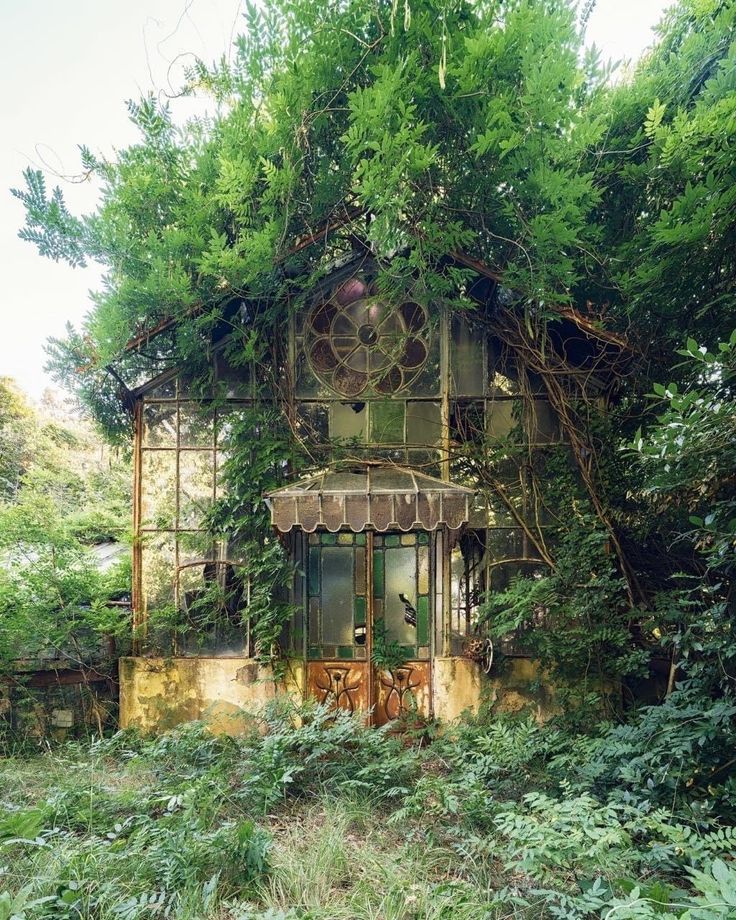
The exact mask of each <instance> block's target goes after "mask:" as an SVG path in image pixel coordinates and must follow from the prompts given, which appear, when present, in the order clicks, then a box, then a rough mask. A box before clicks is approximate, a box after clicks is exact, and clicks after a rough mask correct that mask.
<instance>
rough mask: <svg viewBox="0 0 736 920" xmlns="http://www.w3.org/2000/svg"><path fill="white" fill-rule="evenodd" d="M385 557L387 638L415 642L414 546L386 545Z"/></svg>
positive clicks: (415, 585) (394, 640)
mask: <svg viewBox="0 0 736 920" xmlns="http://www.w3.org/2000/svg"><path fill="white" fill-rule="evenodd" d="M384 557H385V570H384V579H385V595H384V606H383V611H384V612H383V615H384V621H385V623H386V638H387V639H388V640H389V642H398V643H399V645H411V646H414V645H416V642H417V627H416V607H417V576H416V547H414V546H397V547H387V548H386V549H385V550H384ZM402 595H403V597H402ZM412 608H413V610H414V612H413V613H412Z"/></svg>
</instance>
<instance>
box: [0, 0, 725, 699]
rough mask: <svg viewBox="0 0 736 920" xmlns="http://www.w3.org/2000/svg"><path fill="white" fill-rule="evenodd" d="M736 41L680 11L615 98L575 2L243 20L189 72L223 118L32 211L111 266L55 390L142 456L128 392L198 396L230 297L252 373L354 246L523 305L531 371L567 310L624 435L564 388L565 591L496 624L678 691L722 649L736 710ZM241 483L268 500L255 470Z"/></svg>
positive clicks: (710, 17) (55, 254) (327, 10)
mask: <svg viewBox="0 0 736 920" xmlns="http://www.w3.org/2000/svg"><path fill="white" fill-rule="evenodd" d="M735 29H736V4H734V2H733V0H681V2H679V3H676V4H675V5H674V6H673V7H672V8H671V9H670V11H669V12H668V13H667V14H666V16H665V18H664V20H663V21H662V23H661V25H660V26H659V29H658V38H657V42H656V43H655V45H654V46H653V47H652V49H651V50H650V51H648V52H647V53H646V54H645V55H644V57H643V58H642V59H641V61H640V62H639V63H638V64H637V65H636V67H635V69H634V70H633V71H632V72H631V73H628V74H625V75H624V76H621V77H620V78H619V79H617V80H611V79H610V77H611V74H610V70H609V69H608V68H607V67H605V66H602V65H601V62H600V60H599V57H598V55H597V54H596V52H595V51H593V50H588V51H584V50H583V45H582V39H581V27H580V23H579V22H578V20H577V17H576V10H575V7H574V4H572V3H571V2H569V0H536V2H532V0H504V2H501V0H497V2H481V3H470V2H464V0H453V2H446V0H403V2H401V3H400V2H398V0H393V2H390V0H345V2H341V3H339V4H320V3H313V2H311V0H279V2H275V3H271V4H268V7H267V8H260V7H258V8H256V7H255V6H253V5H248V7H247V12H246V14H245V21H244V28H243V33H242V35H241V36H240V37H239V38H238V39H237V42H236V46H235V54H234V55H233V58H232V60H231V61H230V62H228V60H226V59H225V58H224V57H223V59H222V61H221V62H219V63H218V64H216V65H214V66H211V67H208V66H206V65H205V64H204V63H198V64H196V65H195V66H194V67H192V68H191V71H190V72H189V74H188V79H187V82H186V85H185V86H184V87H183V90H182V91H183V92H197V93H204V94H209V96H210V97H211V100H212V107H213V111H214V113H215V114H213V115H212V117H210V118H207V119H197V120H193V121H190V122H189V123H187V124H185V125H183V126H182V125H179V124H177V122H176V121H175V119H174V117H173V115H172V109H171V106H170V104H169V103H161V102H159V101H158V100H157V99H155V98H154V97H153V96H148V97H146V98H144V99H142V100H140V101H139V102H135V103H129V111H130V117H131V119H132V120H133V122H134V123H135V125H136V126H137V127H138V129H139V131H140V140H139V142H138V143H137V144H134V145H133V146H131V147H129V148H127V149H125V150H122V151H120V152H119V153H118V155H117V156H116V158H115V159H105V158H101V157H99V156H97V155H96V154H94V153H93V152H92V150H91V149H90V148H89V147H82V148H81V152H82V166H83V169H84V170H85V172H86V173H87V174H88V176H89V179H90V181H96V182H98V183H99V187H100V197H99V206H98V208H97V209H96V211H94V212H93V213H91V214H88V215H83V216H80V217H77V216H74V215H72V214H71V213H69V211H68V209H67V207H66V205H65V203H64V198H63V193H62V191H61V190H59V189H54V190H53V191H52V192H51V193H49V192H48V190H47V188H46V185H45V180H44V177H43V176H42V174H41V173H39V172H35V171H32V170H29V171H28V172H27V173H26V188H25V189H24V190H16V191H15V194H16V195H17V196H18V197H19V198H20V199H21V200H22V201H23V203H24V204H25V206H26V214H27V219H26V225H25V227H24V228H23V229H22V230H21V235H22V236H23V237H24V238H26V239H28V240H29V241H30V242H33V243H35V244H36V245H37V246H38V248H39V251H40V252H41V253H42V254H44V255H46V256H49V257H51V258H53V259H57V260H66V261H67V262H69V263H70V264H72V265H77V266H82V265H84V264H86V263H87V262H88V261H90V260H94V261H97V262H99V263H100V264H101V265H102V266H104V269H105V277H104V283H103V287H102V290H100V291H99V292H97V293H96V294H95V296H94V302H93V306H92V309H91V311H90V313H89V316H88V318H87V320H86V322H85V326H84V328H83V329H82V330H81V331H79V332H75V331H73V330H70V331H69V335H68V337H67V338H66V339H64V340H62V341H57V342H54V343H52V345H51V347H50V363H51V366H52V368H53V369H54V370H55V371H56V373H57V375H58V377H59V378H60V379H61V380H63V381H64V382H65V383H66V384H67V385H68V386H69V387H70V388H71V389H72V390H74V391H76V392H77V394H78V395H79V397H80V398H81V400H82V401H83V402H84V403H85V404H86V405H87V406H88V407H89V408H90V409H91V410H92V412H93V413H94V414H95V416H96V417H97V419H98V421H100V423H101V424H102V425H103V427H104V428H105V430H106V431H107V433H108V435H109V436H110V437H111V438H118V439H120V438H125V437H127V434H128V420H127V416H126V413H125V408H124V407H125V399H124V398H123V399H121V393H122V395H123V397H124V395H125V386H133V385H134V384H136V383H138V382H140V381H141V380H142V379H143V378H144V377H146V376H149V377H150V376H153V373H154V372H155V371H156V370H158V369H160V368H161V367H163V366H164V365H166V364H170V363H176V362H183V363H186V364H187V366H188V367H189V368H190V369H191V370H192V371H193V372H196V371H197V370H199V371H201V372H202V373H206V368H207V365H206V357H207V342H208V334H209V333H210V332H211V331H212V330H213V329H214V328H215V326H216V325H217V324H218V323H221V322H222V321H223V318H224V319H226V320H227V307H228V304H229V303H230V301H231V300H232V298H233V297H239V298H246V299H248V301H249V303H251V304H253V305H255V306H256V309H255V311H254V312H253V314H252V317H251V321H250V323H249V324H247V325H246V326H244V327H243V326H240V327H238V330H237V344H236V346H235V349H236V350H237V351H238V353H239V356H240V357H239V360H241V361H243V362H245V361H246V360H258V358H259V357H262V356H263V355H264V354H265V353H266V352H267V350H268V348H269V347H270V343H271V340H272V338H273V330H274V328H278V327H279V326H280V327H281V328H283V323H284V321H285V313H284V312H283V310H284V308H283V303H284V298H283V297H282V295H284V294H285V293H288V294H289V295H290V297H291V298H292V299H293V298H294V297H295V296H296V297H298V295H299V291H300V290H302V289H304V287H305V286H306V285H308V284H309V283H311V282H313V281H314V280H315V279H316V278H317V277H319V275H320V273H321V272H322V271H324V269H325V266H326V265H327V264H328V263H329V262H330V260H332V259H334V258H335V256H336V255H339V254H340V253H341V252H344V251H345V250H347V249H350V247H351V246H352V245H354V243H355V241H356V240H357V241H359V242H360V245H361V246H364V247H368V248H370V250H371V251H372V252H373V254H374V255H375V257H376V259H377V260H378V263H379V266H380V267H381V269H382V272H381V275H380V284H381V285H382V286H383V288H384V289H385V290H386V291H387V292H388V293H390V294H391V295H392V296H398V295H399V293H401V292H405V291H407V290H409V289H410V290H411V295H412V297H414V298H416V299H418V300H421V301H423V302H426V303H439V302H442V303H444V304H445V305H447V306H450V307H452V306H463V305H465V306H467V305H468V302H467V299H466V297H465V295H464V288H463V284H464V280H465V275H464V274H463V271H462V270H460V269H459V268H457V266H456V265H455V266H449V267H448V264H447V260H446V258H445V257H446V256H447V254H448V253H453V252H458V251H462V252H463V253H466V254H468V255H469V256H470V257H472V259H475V260H478V261H480V262H482V263H484V265H485V266H487V268H488V270H489V271H491V272H493V273H495V274H497V275H498V276H499V277H500V278H502V279H503V283H504V286H505V288H507V289H508V290H510V291H513V292H514V296H513V298H511V299H510V301H509V303H508V304H506V305H505V306H503V314H504V317H505V321H507V325H508V327H509V328H512V327H513V329H514V330H515V332H514V334H515V335H517V337H520V339H519V341H522V342H523V343H524V344H525V347H528V348H529V349H531V352H533V354H534V355H535V356H536V360H537V361H538V364H539V368H540V370H542V371H543V370H544V366H545V341H546V337H547V334H548V331H549V329H550V328H551V324H554V323H556V322H557V321H558V320H559V318H560V312H561V311H563V310H565V309H568V308H574V309H575V311H576V312H577V314H578V315H579V316H582V317H583V318H584V319H585V321H586V322H588V323H590V324H592V328H599V329H602V330H607V331H609V332H613V333H616V334H618V335H620V336H623V337H625V339H626V341H627V343H628V348H629V353H630V360H629V363H628V364H627V366H626V368H625V370H623V371H620V378H621V379H620V381H619V388H618V392H617V396H616V400H615V403H614V404H613V405H611V406H609V411H608V412H607V413H606V414H605V415H601V414H599V413H597V412H596V411H593V408H594V407H593V405H592V401H591V400H590V399H589V394H587V393H586V392H584V391H566V392H562V391H561V390H559V387H557V389H555V387H556V386H557V385H556V383H555V382H554V380H552V379H550V380H549V381H547V384H548V389H549V391H550V398H551V399H553V402H554V401H555V400H556V403H555V404H556V408H557V409H558V411H561V412H562V413H563V415H564V416H565V418H566V420H567V421H566V424H567V426H568V428H569V431H568V434H569V435H570V440H571V442H572V445H573V448H574V450H575V453H576V459H577V461H578V466H579V468H580V471H581V472H582V474H583V485H584V487H585V488H584V489H583V491H582V492H580V491H579V488H580V487H579V485H576V484H574V483H572V482H571V481H569V477H567V478H566V476H565V474H564V469H565V468H564V466H558V467H557V468H555V467H554V466H553V467H550V468H548V469H547V471H546V472H545V473H544V475H543V476H542V479H543V480H544V483H545V488H547V489H548V491H549V499H550V501H551V502H553V503H556V504H557V506H558V507H570V508H572V509H576V510H575V512H574V513H571V518H570V519H569V520H568V521H565V522H560V524H559V531H560V533H559V536H560V539H561V544H560V549H559V551H558V554H557V558H556V559H555V560H552V561H553V562H554V566H553V572H552V575H551V578H552V581H545V582H544V583H543V584H541V585H532V586H531V587H530V586H529V585H528V584H526V585H520V586H516V587H515V588H513V589H512V591H511V593H510V595H509V596H507V597H505V598H504V599H503V605H502V606H503V612H504V613H503V617H506V622H507V624H508V623H509V622H512V621H513V619H514V611H518V610H521V611H522V612H524V611H525V612H526V613H528V611H529V609H530V607H533V605H534V604H535V603H538V602H539V598H538V597H537V595H536V593H535V592H540V591H541V592H543V594H544V598H545V603H549V604H551V605H552V606H553V607H555V606H556V608H557V610H558V614H559V618H558V623H560V622H565V623H566V624H567V628H568V635H569V636H570V646H569V648H568V650H567V652H570V654H571V657H570V660H569V663H570V665H571V667H572V666H573V664H574V666H575V667H578V666H579V665H580V662H581V660H582V661H585V660H586V657H587V658H589V657H590V649H591V643H592V642H593V641H595V642H596V643H597V644H598V645H597V648H598V651H599V652H601V650H602V651H603V654H604V657H606V658H607V660H608V661H609V662H610V661H618V662H619V665H618V670H619V671H620V672H632V671H636V670H637V669H640V667H641V658H642V653H641V648H640V645H639V638H638V637H640V636H641V634H642V633H646V635H647V636H649V637H650V639H651V638H654V639H656V641H657V642H661V643H662V644H664V645H667V646H668V647H669V649H670V652H671V654H672V659H673V665H674V664H675V663H678V662H680V659H681V653H684V652H683V649H684V645H683V643H684V637H685V636H686V635H690V636H691V651H692V654H693V655H700V656H702V655H703V654H704V652H705V649H706V647H708V648H711V643H712V642H716V644H721V643H725V645H726V646H727V647H728V653H727V655H726V657H725V658H724V650H723V648H722V647H720V645H719V648H720V650H719V651H718V652H717V653H716V652H715V651H714V649H712V648H711V650H712V651H714V654H717V656H720V658H719V660H720V664H719V665H718V667H719V668H720V671H719V672H718V673H717V669H716V671H711V672H710V673H711V677H712V679H713V680H715V681H716V683H718V684H719V685H724V686H730V682H731V681H732V680H733V676H732V674H733V672H732V666H731V664H730V663H728V664H727V663H726V658H728V660H729V661H731V655H732V654H734V653H736V645H735V644H733V643H732V641H731V639H732V637H731V630H732V627H731V626H730V625H729V623H730V620H729V616H730V614H729V613H728V611H729V609H730V608H729V605H731V604H732V603H733V595H732V588H731V586H730V585H731V578H732V575H733V564H734V539H733V534H734V530H735V529H736V525H735V524H734V519H735V518H736V511H735V504H734V490H733V485H734V483H733V476H732V473H731V472H728V464H729V462H730V458H731V456H732V447H731V445H732V443H733V425H734V417H733V413H732V412H731V410H730V408H729V400H730V398H731V396H732V384H733V376H732V372H733V361H734V345H733V338H730V339H729V337H730V334H731V330H732V329H733V328H734V326H736V296H735V292H734V270H735V265H734V255H733V253H734V228H735V219H734V215H736V208H734V197H735V196H736V192H735V191H734V189H735V188H736V182H734V178H735V177H736V176H735V174H736V159H735V156H736V155H735V153H734V146H733V143H732V138H733V136H734V129H735V128H736V92H735V90H736V83H735V81H736V67H734V63H735V55H736V43H735V42H734V36H735ZM161 329H165V330H166V334H165V335H160V336H158V337H157V338H151V339H150V341H147V339H146V336H150V335H151V334H153V333H154V332H157V331H159V330H161ZM131 339H137V340H138V341H139V342H147V344H146V347H145V348H137V349H132V350H131V349H129V348H126V345H127V343H128V342H129V341H130V340H131ZM678 350H679V351H678ZM683 352H684V354H683ZM555 394H556V395H555ZM492 459H493V458H491V460H492ZM234 465H235V467H236V468H237V461H234ZM233 478H234V480H235V481H238V479H239V481H240V483H241V489H245V490H246V491H247V489H248V485H247V483H246V482H245V480H246V479H247V478H248V477H247V476H244V475H243V472H242V469H241V470H240V473H238V472H237V469H236V471H235V473H234V474H233ZM258 485H259V486H261V485H262V483H261V482H260V481H259V483H258ZM251 486H252V483H251ZM252 487H253V488H255V487H254V486H252ZM257 497H258V496H256V495H255V492H253V494H250V493H249V500H254V499H256V498H257ZM240 501H241V507H242V501H243V495H242V494H241V495H240ZM560 503H562V504H560ZM225 518H227V515H225ZM230 519H231V521H232V516H231V518H230ZM261 523H262V522H261ZM611 545H613V547H614V553H613V555H611V554H610V553H609V550H610V547H611ZM581 565H582V566H583V567H584V570H585V571H589V572H591V578H590V581H589V582H588V583H586V584H585V585H584V586H583V587H581V585H580V583H579V577H578V573H579V571H580V570H581ZM494 603H495V602H494ZM266 606H267V603H266ZM497 614H498V611H497ZM520 615H521V614H520ZM503 617H501V619H502V620H503ZM581 624H582V626H581ZM591 624H594V628H592V629H591ZM695 634H697V635H695ZM555 635H556V638H555V650H554V651H552V650H550V649H549V648H548V649H547V650H548V652H549V654H550V655H553V657H554V656H556V657H557V658H558V659H559V658H560V656H561V655H563V653H562V652H561V651H560V643H559V635H558V634H555ZM591 636H595V639H594V640H593V639H592V638H591ZM538 651H539V652H540V654H542V653H544V651H545V636H544V634H541V633H540V648H539V649H538ZM567 652H566V653H565V654H567ZM573 652H574V654H573ZM688 654H689V653H688ZM563 657H564V655H563ZM710 660H711V661H714V660H715V659H710ZM672 673H673V674H674V673H675V672H674V671H673V672H672ZM724 675H725V676H724Z"/></svg>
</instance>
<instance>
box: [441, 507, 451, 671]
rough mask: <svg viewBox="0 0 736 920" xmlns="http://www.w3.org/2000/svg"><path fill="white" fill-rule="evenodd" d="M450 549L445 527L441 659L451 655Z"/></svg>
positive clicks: (443, 539) (443, 541)
mask: <svg viewBox="0 0 736 920" xmlns="http://www.w3.org/2000/svg"><path fill="white" fill-rule="evenodd" d="M451 553H452V549H451V547H450V532H449V529H448V527H447V526H446V525H443V527H442V657H443V658H449V657H450V656H451V654H452V613H451V604H450V599H451V597H452V572H451V570H450V560H451Z"/></svg>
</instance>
